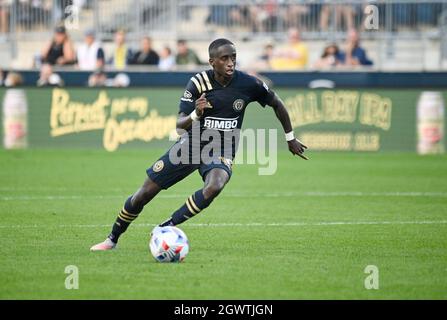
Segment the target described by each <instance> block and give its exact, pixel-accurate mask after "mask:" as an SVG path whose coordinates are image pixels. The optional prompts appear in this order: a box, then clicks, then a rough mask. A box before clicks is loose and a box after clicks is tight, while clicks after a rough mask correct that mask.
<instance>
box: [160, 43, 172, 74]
mask: <svg viewBox="0 0 447 320" xmlns="http://www.w3.org/2000/svg"><path fill="white" fill-rule="evenodd" d="M174 67H175V57H174V55H173V54H172V51H171V49H170V48H169V47H168V46H165V47H164V48H163V49H162V50H161V52H160V61H159V62H158V68H159V69H160V70H163V71H166V70H172V69H173V68H174Z"/></svg>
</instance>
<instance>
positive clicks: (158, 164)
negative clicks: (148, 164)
mask: <svg viewBox="0 0 447 320" xmlns="http://www.w3.org/2000/svg"><path fill="white" fill-rule="evenodd" d="M164 166H165V164H164V162H163V160H158V161H157V162H155V164H154V166H153V167H152V170H154V172H160V171H161V170H163V167H164Z"/></svg>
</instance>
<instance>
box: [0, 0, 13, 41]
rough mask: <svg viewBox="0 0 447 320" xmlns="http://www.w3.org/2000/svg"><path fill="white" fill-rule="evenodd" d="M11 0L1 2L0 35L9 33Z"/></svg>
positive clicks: (0, 0) (1, 0)
mask: <svg viewBox="0 0 447 320" xmlns="http://www.w3.org/2000/svg"><path fill="white" fill-rule="evenodd" d="M10 6H11V1H10V0H0V34H1V33H6V32H8V30H9V28H8V25H9V8H10Z"/></svg>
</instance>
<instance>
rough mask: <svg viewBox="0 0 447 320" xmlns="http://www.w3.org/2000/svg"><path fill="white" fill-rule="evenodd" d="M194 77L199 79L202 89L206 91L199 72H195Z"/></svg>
mask: <svg viewBox="0 0 447 320" xmlns="http://www.w3.org/2000/svg"><path fill="white" fill-rule="evenodd" d="M196 77H197V79H199V81H200V84H201V85H202V91H203V92H205V91H206V87H205V83H204V82H203V78H202V76H201V75H200V73H197V74H196Z"/></svg>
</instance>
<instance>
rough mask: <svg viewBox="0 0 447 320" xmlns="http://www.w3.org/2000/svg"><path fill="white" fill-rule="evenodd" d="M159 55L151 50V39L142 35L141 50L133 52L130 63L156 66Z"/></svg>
mask: <svg viewBox="0 0 447 320" xmlns="http://www.w3.org/2000/svg"><path fill="white" fill-rule="evenodd" d="M159 61H160V57H159V56H158V54H157V52H155V51H154V50H152V39H151V38H149V37H144V38H143V40H141V50H140V51H138V52H137V53H135V55H134V56H133V57H132V60H131V63H130V64H144V65H155V66H158V62H159Z"/></svg>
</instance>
